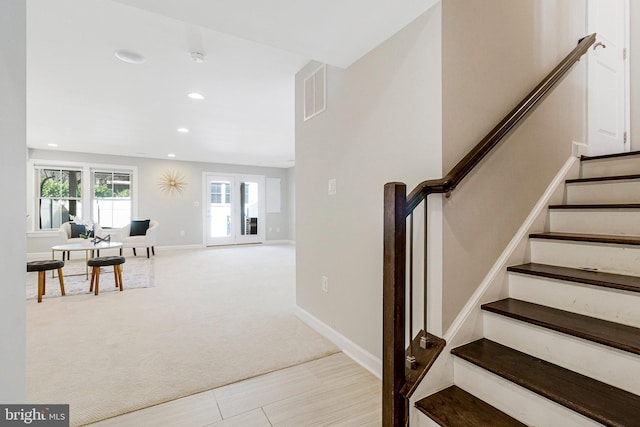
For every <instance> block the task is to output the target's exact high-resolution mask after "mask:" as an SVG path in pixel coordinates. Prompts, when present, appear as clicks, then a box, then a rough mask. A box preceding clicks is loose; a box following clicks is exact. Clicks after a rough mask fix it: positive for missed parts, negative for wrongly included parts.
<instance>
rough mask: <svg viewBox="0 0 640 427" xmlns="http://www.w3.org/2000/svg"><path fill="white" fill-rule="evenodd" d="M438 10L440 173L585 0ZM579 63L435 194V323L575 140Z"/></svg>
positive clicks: (556, 44) (506, 103) (506, 105)
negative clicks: (439, 259) (439, 240)
mask: <svg viewBox="0 0 640 427" xmlns="http://www.w3.org/2000/svg"><path fill="white" fill-rule="evenodd" d="M442 15H443V35H442V37H443V47H442V62H443V140H444V145H443V169H445V170H446V171H448V170H450V169H451V168H452V167H453V166H454V165H455V164H456V163H457V162H458V161H459V160H460V159H462V157H463V156H464V155H465V154H466V153H467V152H468V151H469V150H470V149H471V148H472V147H473V146H474V145H475V144H477V143H478V142H479V141H480V140H481V139H482V138H483V137H484V136H485V135H486V134H487V132H489V131H490V130H491V129H492V128H493V127H494V126H495V125H496V124H497V123H498V122H499V121H500V120H501V119H502V118H503V117H504V116H505V114H507V113H508V112H509V111H510V110H511V109H512V108H513V107H514V106H515V105H516V104H517V103H518V102H519V101H520V100H521V99H522V98H523V97H524V96H525V95H526V94H527V93H528V92H529V91H530V90H532V89H533V88H534V87H535V86H536V85H537V84H538V83H539V82H540V81H541V80H542V78H543V77H544V76H545V75H546V74H547V73H549V72H550V71H551V70H552V69H553V68H554V67H555V66H556V65H557V64H558V63H559V62H560V61H561V60H562V59H563V58H564V57H565V56H566V55H567V54H569V52H571V50H572V49H573V48H574V47H575V46H576V44H577V42H578V40H579V39H580V38H582V37H584V35H585V31H586V28H585V21H586V2H585V1H584V0H562V1H552V0H519V1H517V2H514V1H513V0H485V1H482V2H479V1H473V0H444V1H443V11H442ZM585 62H586V61H584V60H583V61H581V62H580V63H578V64H577V65H576V66H575V68H574V69H573V70H572V71H571V73H570V74H569V75H568V76H567V77H566V78H565V79H564V80H563V81H562V82H560V84H559V85H558V86H557V87H556V89H555V90H554V92H553V93H551V94H550V95H549V96H548V97H547V98H546V99H545V100H544V101H543V103H542V104H541V105H540V107H539V108H538V109H537V110H535V111H534V112H533V113H532V114H531V115H530V116H529V118H528V119H527V120H526V121H524V122H523V123H522V124H521V125H520V126H519V127H518V128H517V129H516V130H515V131H514V132H512V133H511V135H510V136H509V137H508V138H506V139H505V140H504V141H503V142H502V143H501V145H499V146H498V147H497V148H496V149H495V150H494V152H493V153H492V155H491V156H490V157H488V158H487V159H486V160H485V161H484V162H483V163H482V164H481V165H480V166H479V167H478V168H476V170H475V172H473V173H472V174H470V175H469V176H468V177H467V179H466V180H465V181H464V182H463V183H462V184H461V185H460V186H459V187H458V188H457V189H456V190H455V191H454V192H453V194H452V196H451V198H449V199H445V201H444V204H443V214H444V229H443V236H444V245H443V256H444V266H443V271H444V273H443V281H444V285H443V289H444V291H443V292H444V295H443V299H444V308H443V325H444V329H445V330H446V329H447V328H448V326H450V325H451V322H452V321H453V319H454V318H455V317H456V316H457V314H458V313H459V311H460V309H461V308H462V307H463V306H464V304H465V303H466V301H467V300H468V299H469V297H470V296H471V295H472V293H473V292H474V291H475V289H476V288H477V287H478V286H479V284H480V282H481V281H482V279H483V278H484V277H485V275H486V274H487V273H488V271H489V269H490V268H491V267H492V265H493V264H494V263H495V261H496V260H497V258H498V256H499V255H500V253H501V252H502V251H503V250H504V248H505V247H506V245H507V244H508V242H509V241H510V240H511V238H512V237H513V235H514V234H515V232H516V231H517V230H518V228H519V227H520V225H521V224H522V222H523V220H524V219H525V218H526V215H527V214H528V213H529V212H530V210H531V208H532V207H533V205H534V204H535V202H536V201H537V200H538V199H539V197H540V196H541V195H542V193H543V191H544V190H545V188H546V187H547V185H548V184H549V182H550V181H551V179H553V177H554V176H555V174H556V173H557V171H558V170H559V169H560V167H561V166H562V165H563V164H564V163H565V161H566V160H567V159H568V158H569V156H570V155H571V141H584V140H585V135H584V128H585V114H584V111H585V93H586V92H585V90H586V89H585V76H586V74H585ZM471 213H473V214H471Z"/></svg>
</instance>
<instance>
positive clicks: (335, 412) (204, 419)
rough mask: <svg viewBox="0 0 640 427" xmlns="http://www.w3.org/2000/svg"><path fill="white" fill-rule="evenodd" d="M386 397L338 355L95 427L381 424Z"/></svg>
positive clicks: (373, 380) (364, 372)
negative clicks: (382, 400) (382, 402)
mask: <svg viewBox="0 0 640 427" xmlns="http://www.w3.org/2000/svg"><path fill="white" fill-rule="evenodd" d="M381 399H382V397H381V381H380V380H379V379H377V378H376V377H375V376H374V375H372V374H371V373H370V372H368V371H367V370H365V369H364V368H362V367H361V366H359V365H358V364H357V363H355V362H354V361H353V360H351V359H350V358H348V357H347V356H346V355H344V353H336V354H333V355H331V356H328V357H324V358H322V359H318V360H314V361H312V362H308V363H304V364H302V365H297V366H293V367H290V368H287V369H282V370H280V371H276V372H272V373H269V374H265V375H261V376H258V377H255V378H251V379H248V380H245V381H241V382H238V383H234V384H230V385H227V386H223V387H220V388H216V389H214V390H210V391H206V392H203V393H199V394H196V395H193V396H189V397H185V398H182V399H178V400H174V401H171V402H167V403H164V404H161V405H157V406H153V407H150V408H146V409H142V410H139V411H136V412H131V413H129V414H125V415H121V416H119V417H115V418H111V419H108V420H105V421H101V422H99V423H95V424H92V426H93V427H109V426H123V427H128V426H131V427H134V426H135V427H145V426H149V427H151V426H154V427H162V426H172V427H204V426H212V427H222V426H224V427H229V426H241V427H262V426H265V427H269V426H292V427H293V426H296V427H298V426H329V425H331V426H379V425H381Z"/></svg>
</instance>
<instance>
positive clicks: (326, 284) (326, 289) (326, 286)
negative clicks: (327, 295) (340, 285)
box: [322, 276, 329, 292]
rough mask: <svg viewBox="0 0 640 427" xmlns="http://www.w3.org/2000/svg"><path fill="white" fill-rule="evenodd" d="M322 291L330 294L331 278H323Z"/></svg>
mask: <svg viewBox="0 0 640 427" xmlns="http://www.w3.org/2000/svg"><path fill="white" fill-rule="evenodd" d="M322 291H323V292H329V278H328V277H327V276H322Z"/></svg>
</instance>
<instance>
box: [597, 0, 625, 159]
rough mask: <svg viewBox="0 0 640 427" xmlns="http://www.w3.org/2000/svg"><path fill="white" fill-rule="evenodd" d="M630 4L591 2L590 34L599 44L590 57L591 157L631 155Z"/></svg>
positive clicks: (621, 0) (620, 0) (609, 0)
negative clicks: (628, 25)
mask: <svg viewBox="0 0 640 427" xmlns="http://www.w3.org/2000/svg"><path fill="white" fill-rule="evenodd" d="M627 6H628V0H588V6H587V7H588V11H587V16H588V18H587V19H588V25H587V26H588V33H589V34H591V33H597V34H598V36H597V41H596V44H595V45H594V47H593V48H592V50H591V52H589V54H588V55H587V57H588V60H587V61H588V62H587V64H588V95H587V110H588V118H587V120H588V145H589V150H588V154H589V155H591V156H596V155H601V154H611V153H620V152H623V151H629V144H628V142H627V140H628V138H627V133H626V132H627V130H628V129H627V127H628V120H627V114H628V111H629V110H628V102H629V101H628V96H627V92H628V91H627V90H626V89H627V68H626V67H627V64H626V62H627V61H626V59H625V56H626V52H625V47H626V45H627V43H626V40H627V29H626V24H627V13H626V11H627Z"/></svg>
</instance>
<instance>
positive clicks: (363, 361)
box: [295, 306, 382, 379]
mask: <svg viewBox="0 0 640 427" xmlns="http://www.w3.org/2000/svg"><path fill="white" fill-rule="evenodd" d="M295 311H296V312H295V314H296V315H297V316H298V317H299V318H300V320H302V321H303V322H304V323H306V324H307V325H309V326H310V327H311V328H313V329H314V330H315V331H316V332H318V333H319V334H320V335H322V336H323V337H325V338H327V339H328V340H329V341H331V342H332V343H334V344H335V345H336V346H338V348H340V350H342V352H343V353H344V354H346V355H347V356H349V357H350V358H351V359H353V360H354V361H355V362H356V363H357V364H359V365H360V366H362V367H363V368H365V369H366V370H367V371H369V372H371V373H372V374H373V375H375V376H376V378H378V379H382V360H381V359H379V358H377V357H375V356H374V355H373V354H371V353H369V352H368V351H367V350H365V349H363V348H362V347H360V346H359V345H358V344H356V343H354V342H353V341H351V340H350V339H349V338H347V337H345V336H344V335H342V334H340V333H339V332H338V331H336V330H335V329H333V328H332V327H330V326H329V325H327V324H326V323H324V322H323V321H322V320H320V319H318V318H317V317H315V316H314V315H312V314H311V313H309V312H308V311H306V310H305V309H303V308H301V307H300V306H296V308H295Z"/></svg>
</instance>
